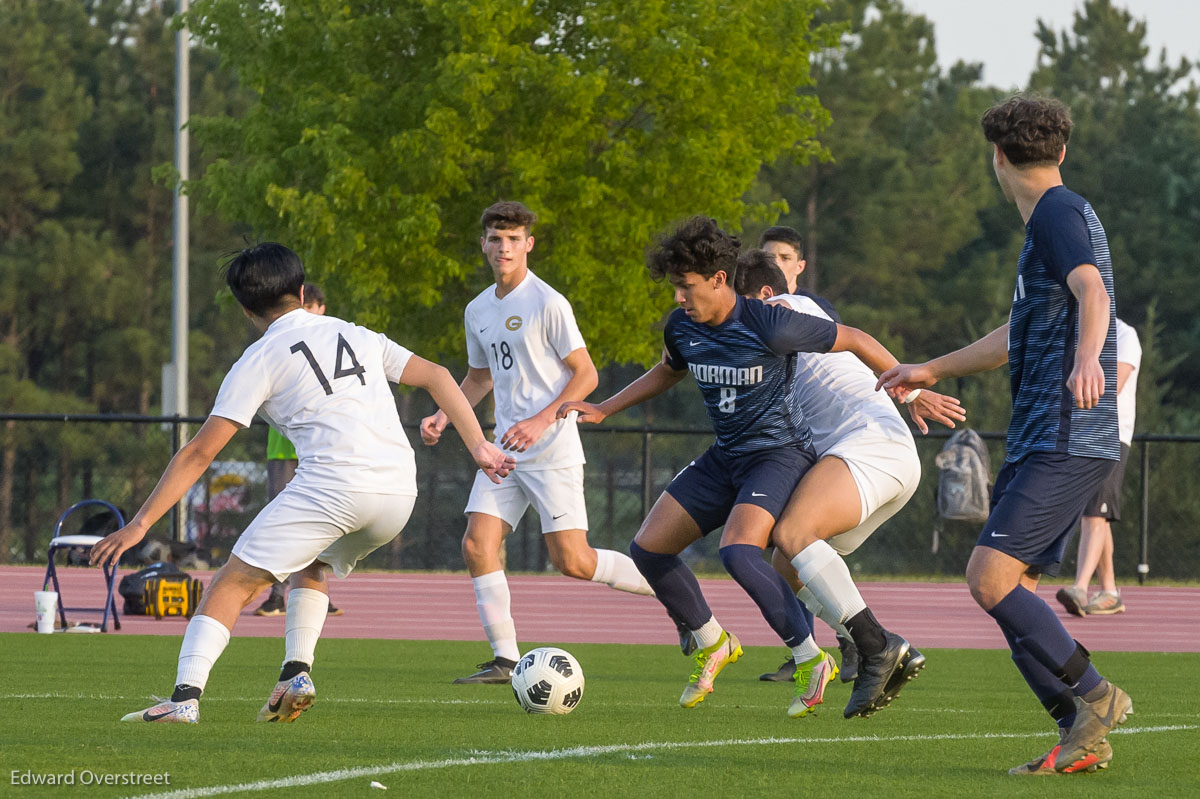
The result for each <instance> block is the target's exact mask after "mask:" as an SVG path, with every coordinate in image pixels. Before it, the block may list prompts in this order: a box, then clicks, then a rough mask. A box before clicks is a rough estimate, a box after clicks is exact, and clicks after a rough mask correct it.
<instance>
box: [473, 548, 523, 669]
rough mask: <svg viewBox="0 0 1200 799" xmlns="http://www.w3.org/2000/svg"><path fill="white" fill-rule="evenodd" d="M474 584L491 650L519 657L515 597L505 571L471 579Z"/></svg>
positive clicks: (477, 608)
mask: <svg viewBox="0 0 1200 799" xmlns="http://www.w3.org/2000/svg"><path fill="white" fill-rule="evenodd" d="M471 584H472V585H473V586H474V587H475V609H476V610H478V611H479V620H480V621H481V622H483V632H484V633H485V634H486V635H487V639H488V642H489V643H491V645H492V653H493V654H494V655H495V656H496V657H498V658H504V659H505V660H520V659H521V650H520V649H518V648H517V626H516V625H515V624H513V620H512V613H511V612H510V608H511V606H512V599H511V598H510V596H509V593H508V580H507V579H505V577H504V571H503V570H501V571H494V572H489V573H488V574H484V575H480V576H479V577H475V578H473V579H472V580H471Z"/></svg>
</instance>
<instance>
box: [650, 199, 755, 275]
mask: <svg viewBox="0 0 1200 799" xmlns="http://www.w3.org/2000/svg"><path fill="white" fill-rule="evenodd" d="M741 244H742V242H741V240H740V239H738V237H737V236H733V235H730V234H729V233H726V232H725V231H724V230H721V228H720V227H719V226H718V225H717V221H716V220H715V219H711V218H709V217H707V216H693V217H692V218H691V219H688V220H687V221H686V222H684V223H683V224H682V225H680V226H679V227H678V228H676V229H675V231H674V232H673V233H671V234H669V235H663V236H660V237H659V239H658V241H657V243H656V244H655V246H654V247H653V248H652V249H651V250H650V252H649V253H647V254H646V267H647V268H648V269H649V270H650V277H651V278H653V279H654V280H662V279H663V278H664V277H669V276H673V275H682V274H683V273H685V272H695V273H696V274H698V275H701V276H703V277H705V278H711V277H712V276H713V275H715V274H716V273H717V272H722V271H723V272H724V273H725V279H726V282H727V283H729V284H730V285H731V286H732V285H733V280H734V277H735V276H736V275H737V255H738V247H740V246H741Z"/></svg>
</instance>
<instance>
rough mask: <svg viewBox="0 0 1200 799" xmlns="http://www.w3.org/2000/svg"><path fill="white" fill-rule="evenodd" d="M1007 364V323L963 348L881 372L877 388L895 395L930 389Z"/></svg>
mask: <svg viewBox="0 0 1200 799" xmlns="http://www.w3.org/2000/svg"><path fill="white" fill-rule="evenodd" d="M1006 363H1008V323H1007V322H1005V323H1004V324H1002V325H1001V326H1000V327H998V328H996V329H995V330H993V331H992V332H991V333H988V334H987V335H986V336H984V337H983V338H981V339H979V340H978V341H975V342H973V343H971V344H968V345H967V346H965V347H963V348H962V349H961V350H955V351H954V352H951V353H949V354H948V355H943V356H941V357H940V358H934V359H933V360H932V361H926V362H925V363H902V364H898V365H896V366H893V367H892V368H890V369H888V370H887V371H886V372H884V373H883V374H881V375H879V382H878V383H876V384H875V389H876V390H879V389H881V388H882V389H886V390H887V392H888V393H889V394H891V395H893V396H895V395H896V393H897V391H903V390H904V389H909V390H911V389H914V388H927V387H928V386H932V385H933V384H935V383H937V382H938V381H939V380H945V379H946V378H949V377H966V376H967V375H973V374H975V373H976V372H986V371H988V370H989V369H996V368H998V367H1000V366H1003V365H1004V364H1006Z"/></svg>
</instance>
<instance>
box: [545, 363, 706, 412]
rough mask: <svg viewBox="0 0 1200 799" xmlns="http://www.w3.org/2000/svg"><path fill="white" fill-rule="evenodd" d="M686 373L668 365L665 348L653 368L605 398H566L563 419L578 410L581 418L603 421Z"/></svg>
mask: <svg viewBox="0 0 1200 799" xmlns="http://www.w3.org/2000/svg"><path fill="white" fill-rule="evenodd" d="M686 374H687V370H686V369H684V370H676V369H672V368H671V367H670V366H668V365H667V356H666V353H665V352H664V353H663V359H662V360H661V361H659V362H658V363H657V364H655V365H654V367H653V368H652V369H650V371H648V372H646V374H644V375H642V376H641V377H639V378H638V379H637V380H634V381H633V382H632V383H630V384H629V385H627V386H625V388H623V389H621V390H620V391H618V392H617V393H616V394H613V395H612V396H611V397H609V398H608V399H606V400H604V401H603V402H601V403H591V402H564V403H563V404H562V405H560V406H559V408H558V418H560V419H562V418H563V417H565V416H566V415H567V414H568V413H570V412H571V411H578V413H579V421H581V422H589V423H591V424H599V423H600V422H603V421H604V420H605V419H607V418H608V417H609V416H612V415H613V414H614V413H620V412H621V411H623V410H625V409H626V408H632V407H633V406H634V405H637V404H639V403H642V402H645V401H646V400H648V399H651V398H653V397H657V396H658V395H659V394H662V393H663V392H664V391H666V390H667V389H669V388H671V386H673V385H675V384H676V383H678V382H679V381H680V380H682V379H683V378H684V376H685V375H686Z"/></svg>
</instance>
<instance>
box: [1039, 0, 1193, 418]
mask: <svg viewBox="0 0 1200 799" xmlns="http://www.w3.org/2000/svg"><path fill="white" fill-rule="evenodd" d="M1037 35H1038V39H1039V41H1040V42H1041V51H1040V53H1039V56H1038V64H1039V66H1038V69H1037V70H1036V71H1035V72H1034V74H1033V75H1032V77H1031V78H1030V88H1031V89H1033V90H1035V91H1040V92H1045V93H1049V94H1053V95H1054V96H1056V97H1058V98H1060V99H1062V100H1063V101H1064V102H1065V103H1067V105H1068V106H1070V108H1071V115H1072V118H1073V119H1074V121H1075V130H1074V132H1073V133H1072V137H1071V142H1070V144H1069V145H1068V147H1067V158H1066V161H1065V162H1064V164H1063V177H1064V180H1065V181H1066V183H1067V185H1068V186H1069V187H1070V188H1072V189H1074V190H1075V191H1078V192H1079V193H1080V194H1082V195H1083V196H1084V197H1086V198H1087V199H1088V201H1089V202H1091V203H1092V205H1093V206H1094V207H1095V208H1096V213H1097V215H1098V216H1099V217H1100V220H1101V222H1103V224H1104V226H1105V230H1106V232H1107V234H1108V241H1109V245H1110V248H1111V250H1112V258H1113V272H1114V277H1115V281H1116V291H1117V308H1118V312H1119V313H1120V314H1121V317H1122V318H1123V319H1125V320H1126V321H1127V322H1129V323H1130V324H1133V325H1135V326H1137V327H1142V326H1143V324H1144V323H1148V322H1149V321H1150V316H1149V313H1148V309H1149V308H1150V306H1151V304H1152V303H1154V302H1157V315H1156V319H1155V324H1154V325H1153V326H1154V327H1157V326H1158V324H1161V326H1162V328H1161V329H1162V336H1161V341H1162V348H1163V351H1164V352H1165V353H1185V352H1194V351H1196V349H1197V348H1198V347H1200V328H1197V327H1196V325H1195V307H1196V303H1195V297H1196V296H1197V295H1198V294H1200V270H1197V268H1196V241H1197V237H1196V231H1197V230H1200V87H1197V85H1196V82H1195V77H1196V74H1197V72H1196V64H1194V63H1191V62H1189V61H1187V60H1186V59H1180V60H1179V62H1177V63H1176V64H1171V63H1168V61H1167V58H1166V53H1165V51H1164V52H1162V53H1160V54H1159V57H1158V60H1157V63H1150V62H1149V60H1148V56H1149V47H1148V46H1147V45H1146V43H1145V37H1146V26H1145V23H1144V22H1140V21H1138V20H1136V19H1135V18H1134V17H1133V16H1132V15H1131V14H1130V13H1129V12H1128V11H1125V10H1123V9H1120V8H1117V7H1115V6H1114V5H1113V4H1112V2H1111V0H1088V2H1085V3H1084V4H1083V7H1082V8H1081V9H1080V10H1079V11H1077V12H1076V14H1075V20H1074V23H1073V24H1072V26H1071V30H1070V31H1063V32H1061V33H1056V32H1054V31H1052V30H1051V29H1050V28H1048V27H1047V26H1046V25H1045V24H1039V28H1038V34H1037ZM1169 377H1170V382H1172V383H1174V386H1175V388H1174V389H1173V390H1172V392H1171V394H1170V395H1169V398H1170V401H1171V402H1172V403H1174V404H1177V405H1181V406H1191V407H1192V408H1196V407H1200V404H1198V403H1197V402H1196V400H1195V397H1194V392H1193V391H1192V390H1191V388H1192V387H1193V386H1195V385H1196V384H1197V382H1198V381H1200V364H1197V363H1196V362H1195V359H1185V360H1182V361H1180V362H1178V364H1177V365H1176V366H1175V368H1174V370H1173V372H1172V374H1171V375H1170V376H1169Z"/></svg>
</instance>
